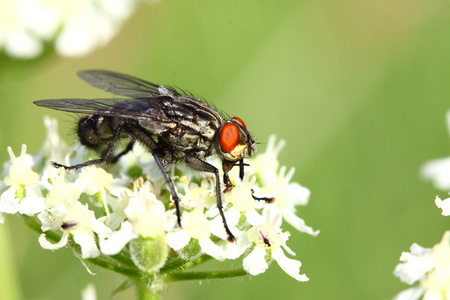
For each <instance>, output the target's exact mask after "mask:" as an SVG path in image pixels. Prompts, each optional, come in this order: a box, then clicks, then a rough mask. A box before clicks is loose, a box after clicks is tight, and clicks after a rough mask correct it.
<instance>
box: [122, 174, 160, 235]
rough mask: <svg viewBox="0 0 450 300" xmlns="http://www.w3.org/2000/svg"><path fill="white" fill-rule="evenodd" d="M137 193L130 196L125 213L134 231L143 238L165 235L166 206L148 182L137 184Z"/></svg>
mask: <svg viewBox="0 0 450 300" xmlns="http://www.w3.org/2000/svg"><path fill="white" fill-rule="evenodd" d="M135 189H137V192H135V193H133V194H132V195H129V199H128V206H127V207H126V208H125V210H124V212H125V215H126V216H127V218H128V220H129V222H130V223H131V224H133V228H134V231H135V232H136V233H137V234H139V235H141V236H142V237H156V236H159V235H164V230H165V228H164V224H165V222H166V220H167V217H166V215H165V207H164V204H163V203H162V202H161V201H159V200H158V199H156V196H155V194H153V193H152V192H151V191H150V184H149V182H148V181H146V182H144V183H143V184H142V185H140V184H139V185H138V184H135Z"/></svg>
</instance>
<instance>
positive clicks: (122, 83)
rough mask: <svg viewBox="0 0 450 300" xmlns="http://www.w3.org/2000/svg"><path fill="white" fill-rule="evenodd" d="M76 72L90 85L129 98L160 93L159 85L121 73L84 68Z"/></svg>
mask: <svg viewBox="0 0 450 300" xmlns="http://www.w3.org/2000/svg"><path fill="white" fill-rule="evenodd" d="M77 74H78V76H79V77H80V78H81V79H83V80H84V81H86V82H87V83H89V84H90V85H91V86H93V87H96V88H98V89H101V90H104V91H106V92H109V93H112V94H115V95H121V96H126V97H131V98H148V97H156V96H160V95H161V94H160V92H159V91H158V87H159V85H157V84H154V83H151V82H148V81H145V80H142V79H139V78H136V77H133V76H129V75H125V74H122V73H117V72H112V71H106V70H84V71H79V72H78V73H77ZM174 92H175V91H174Z"/></svg>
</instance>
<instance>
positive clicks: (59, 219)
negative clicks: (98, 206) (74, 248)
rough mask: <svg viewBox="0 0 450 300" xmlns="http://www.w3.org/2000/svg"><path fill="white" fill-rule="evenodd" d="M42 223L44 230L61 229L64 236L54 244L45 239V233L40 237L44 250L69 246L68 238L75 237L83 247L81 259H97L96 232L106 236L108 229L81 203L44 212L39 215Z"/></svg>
mask: <svg viewBox="0 0 450 300" xmlns="http://www.w3.org/2000/svg"><path fill="white" fill-rule="evenodd" d="M38 218H39V220H40V221H41V222H42V230H43V231H46V230H56V229H57V228H59V229H60V230H61V231H62V232H63V235H62V237H61V240H60V241H59V242H58V243H56V244H52V243H51V242H50V241H48V240H47V239H46V237H45V233H43V234H41V236H40V237H39V242H40V244H41V246H42V248H45V249H50V250H55V249H59V248H61V247H64V246H65V245H66V244H67V241H68V237H69V236H70V235H72V236H73V239H74V241H75V243H77V244H78V245H80V247H81V257H82V258H90V257H97V256H98V255H99V254H100V252H99V250H98V248H97V244H96V242H95V237H94V232H95V233H97V234H98V235H101V236H104V235H106V234H107V232H108V228H107V227H105V226H104V225H103V224H102V223H101V222H99V221H98V220H96V219H95V215H94V212H93V211H91V210H89V209H88V208H87V206H86V205H82V204H81V203H80V202H76V203H75V204H73V205H71V206H70V207H69V206H64V205H60V206H59V207H57V208H52V209H50V210H49V211H48V212H42V213H40V214H39V215H38Z"/></svg>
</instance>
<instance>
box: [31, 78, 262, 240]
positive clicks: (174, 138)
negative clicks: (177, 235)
mask: <svg viewBox="0 0 450 300" xmlns="http://www.w3.org/2000/svg"><path fill="white" fill-rule="evenodd" d="M78 76H79V77H80V78H81V79H83V80H84V81H86V82H87V83H88V84H90V85H91V86H93V87H96V88H99V89H101V90H104V91H107V92H110V93H112V94H115V95H120V96H125V97H128V98H114V99H109V98H100V99H92V100H87V99H78V98H72V99H49V100H39V101H35V102H34V104H36V105H38V106H42V107H47V108H51V109H56V110H60V111H67V112H72V113H80V114H86V115H88V116H86V117H82V118H81V119H80V120H79V121H78V129H77V132H78V137H79V139H80V143H81V144H83V145H84V146H86V147H87V148H90V149H93V150H96V151H98V152H99V153H100V158H98V159H94V160H89V161H86V162H84V163H82V164H77V165H72V166H65V165H62V164H59V163H56V162H52V165H53V166H54V167H56V168H61V167H62V168H64V169H67V170H73V169H79V168H82V167H86V166H89V165H94V164H101V163H106V164H111V163H115V162H117V160H118V159H119V158H120V157H121V156H122V155H124V154H126V153H127V152H128V151H130V150H131V149H132V148H133V144H134V143H135V142H136V141H137V142H140V143H142V144H143V145H144V146H145V147H147V148H148V150H149V152H150V153H151V154H152V155H153V157H154V159H155V161H156V164H157V165H158V167H159V169H160V170H161V172H162V174H163V176H164V178H165V180H166V182H167V185H168V189H169V191H170V193H171V195H172V199H173V201H174V203H175V209H176V215H177V223H178V225H179V226H180V227H181V213H180V207H179V201H180V199H179V197H178V195H177V192H176V190H175V187H174V184H173V182H172V179H171V178H170V176H169V174H168V172H167V170H166V166H167V165H169V164H174V163H176V162H179V161H184V162H185V163H186V164H187V165H188V166H190V167H191V168H192V169H195V170H198V171H202V172H208V173H212V174H214V176H215V182H216V195H217V208H218V210H219V213H220V216H221V218H222V221H223V225H224V228H225V231H226V233H227V236H228V240H229V241H230V242H232V241H234V240H235V237H234V236H233V234H232V233H231V231H230V229H229V228H228V225H227V222H226V219H225V215H224V212H223V202H222V191H221V186H220V177H219V170H218V169H217V168H216V167H215V166H213V165H212V164H210V163H208V162H206V161H205V159H206V158H207V157H209V156H213V155H218V156H219V157H220V158H221V159H222V169H223V173H224V175H223V182H224V184H225V191H224V192H226V191H229V190H230V189H232V187H233V185H232V183H231V181H230V178H229V176H228V172H229V171H230V170H231V169H232V168H233V167H234V166H235V165H237V166H239V170H240V171H239V176H240V178H241V179H242V178H243V176H244V166H246V164H245V163H244V158H245V157H246V156H251V155H252V152H255V151H256V145H255V141H254V140H253V138H252V137H251V135H250V133H249V132H248V130H247V127H246V125H245V123H244V121H242V120H241V119H240V118H238V117H233V118H229V119H227V118H225V117H224V116H223V115H222V114H220V113H219V112H217V111H216V110H215V109H214V108H213V107H212V106H210V105H208V104H206V103H205V102H203V101H201V100H199V99H197V98H195V97H193V96H191V95H186V94H183V93H180V92H178V91H177V90H175V89H173V88H170V87H166V86H162V85H157V84H153V83H150V82H147V81H145V80H142V79H138V78H136V77H132V76H129V75H125V74H121V73H116V72H111V71H105V70H86V71H80V72H78ZM121 139H129V143H128V144H127V146H126V147H125V149H124V150H122V151H121V152H119V153H117V154H115V151H114V150H116V147H117V145H118V143H119V141H120V140H121ZM254 198H255V199H256V200H266V199H265V198H259V197H255V196H254Z"/></svg>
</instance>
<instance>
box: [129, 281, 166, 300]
mask: <svg viewBox="0 0 450 300" xmlns="http://www.w3.org/2000/svg"><path fill="white" fill-rule="evenodd" d="M134 284H135V285H136V299H138V300H159V299H161V291H162V289H155V288H152V286H151V285H148V284H145V283H144V282H142V281H141V280H140V279H136V280H134Z"/></svg>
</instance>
